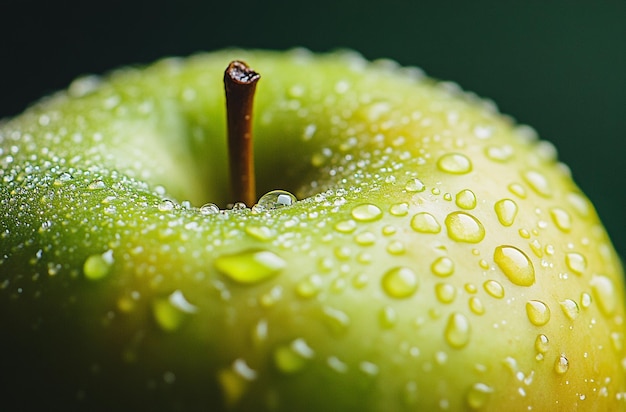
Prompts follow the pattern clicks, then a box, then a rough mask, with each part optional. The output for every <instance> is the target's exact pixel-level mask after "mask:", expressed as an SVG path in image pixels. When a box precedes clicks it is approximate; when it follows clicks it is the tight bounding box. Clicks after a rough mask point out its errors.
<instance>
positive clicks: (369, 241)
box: [354, 232, 376, 246]
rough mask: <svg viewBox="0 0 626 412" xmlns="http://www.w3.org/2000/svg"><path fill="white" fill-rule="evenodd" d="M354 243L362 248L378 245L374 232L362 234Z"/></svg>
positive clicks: (355, 237) (357, 236) (355, 238)
mask: <svg viewBox="0 0 626 412" xmlns="http://www.w3.org/2000/svg"><path fill="white" fill-rule="evenodd" d="M354 241H355V242H356V243H357V244H358V245H360V246H372V245H373V244H374V243H376V235H375V234H373V233H372V232H362V233H359V234H357V235H356V236H354Z"/></svg>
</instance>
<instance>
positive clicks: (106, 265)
mask: <svg viewBox="0 0 626 412" xmlns="http://www.w3.org/2000/svg"><path fill="white" fill-rule="evenodd" d="M113 263H114V259H113V251H112V250H107V251H106V252H104V253H102V254H95V255H91V256H89V257H88V258H87V259H86V260H85V263H84V264H83V273H84V275H85V277H86V278H87V279H89V280H99V279H102V278H104V277H106V276H107V275H108V274H109V273H110V272H111V268H112V267H113Z"/></svg>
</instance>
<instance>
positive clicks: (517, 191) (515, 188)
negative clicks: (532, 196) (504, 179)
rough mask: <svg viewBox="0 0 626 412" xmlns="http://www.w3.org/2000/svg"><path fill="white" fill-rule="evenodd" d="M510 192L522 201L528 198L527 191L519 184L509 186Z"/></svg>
mask: <svg viewBox="0 0 626 412" xmlns="http://www.w3.org/2000/svg"><path fill="white" fill-rule="evenodd" d="M508 189H509V192H511V193H513V194H514V195H515V196H517V197H519V198H520V199H525V198H526V189H524V186H522V185H520V184H519V183H511V184H510V185H509V186H508Z"/></svg>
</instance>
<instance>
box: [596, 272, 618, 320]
mask: <svg viewBox="0 0 626 412" xmlns="http://www.w3.org/2000/svg"><path fill="white" fill-rule="evenodd" d="M589 283H590V284H591V291H592V292H593V296H594V297H595V299H596V301H597V302H598V305H599V306H600V311H601V312H602V313H604V314H605V315H606V316H610V315H612V314H613V312H615V309H616V308H617V304H618V299H617V294H616V293H615V285H614V284H613V281H612V280H611V279H609V278H608V277H606V276H603V275H593V276H592V277H591V281H590V282H589Z"/></svg>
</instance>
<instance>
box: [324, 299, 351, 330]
mask: <svg viewBox="0 0 626 412" xmlns="http://www.w3.org/2000/svg"><path fill="white" fill-rule="evenodd" d="M322 310H323V313H324V321H325V323H326V325H327V326H328V328H329V329H330V331H331V333H333V334H334V335H335V336H339V335H342V334H343V333H345V332H346V330H347V329H348V327H349V326H350V317H349V316H348V315H347V314H346V313H345V312H343V311H341V310H339V309H335V308H331V307H329V306H325V307H324V308H323V309H322Z"/></svg>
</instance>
